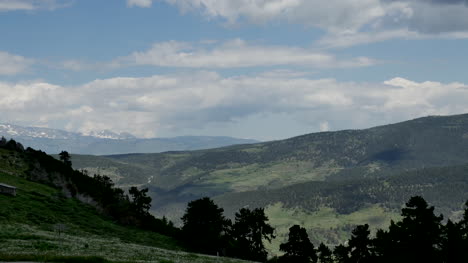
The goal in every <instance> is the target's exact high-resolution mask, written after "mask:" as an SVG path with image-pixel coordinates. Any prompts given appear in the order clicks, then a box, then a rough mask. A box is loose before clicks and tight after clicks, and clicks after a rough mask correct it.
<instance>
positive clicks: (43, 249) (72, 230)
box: [0, 149, 239, 262]
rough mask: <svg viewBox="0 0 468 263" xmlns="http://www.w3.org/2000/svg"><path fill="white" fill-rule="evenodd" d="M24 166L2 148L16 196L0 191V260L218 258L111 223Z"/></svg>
mask: <svg viewBox="0 0 468 263" xmlns="http://www.w3.org/2000/svg"><path fill="white" fill-rule="evenodd" d="M26 167H27V165H26V164H25V163H24V162H22V160H21V158H20V157H19V156H18V155H17V153H14V152H10V151H6V150H3V149H0V182H2V183H6V184H10V185H14V186H16V187H17V188H18V190H17V196H16V197H12V196H8V195H0V243H1V244H2V246H0V260H54V259H57V257H61V256H66V258H65V259H73V257H74V256H80V257H82V256H88V257H89V256H96V257H101V258H105V259H107V260H111V261H127V262H134V261H136V260H142V261H150V262H218V260H217V259H215V258H212V257H207V256H201V255H195V254H190V253H185V252H182V251H181V247H179V246H178V245H177V243H176V242H175V241H174V240H173V239H171V238H168V237H165V236H162V235H159V234H157V233H152V232H148V231H142V230H138V229H134V228H128V227H123V226H120V225H117V224H114V223H113V222H112V221H110V220H109V219H108V218H105V217H103V216H101V215H100V214H98V213H97V211H96V209H95V208H94V207H92V206H90V205H86V204H83V203H81V202H80V201H78V200H75V199H70V198H66V197H64V196H63V194H62V193H61V192H59V191H58V190H56V189H55V188H52V187H49V186H46V185H43V184H38V183H34V182H30V181H28V180H26V179H24V178H22V177H21V176H22V173H24V171H25V168H26ZM59 229H61V231H60V232H61V233H60V234H59V233H58V230H59ZM59 259H60V258H59ZM79 260H80V261H82V260H84V258H79ZM164 260H165V261H164ZM221 262H239V261H235V260H230V259H223V260H221Z"/></svg>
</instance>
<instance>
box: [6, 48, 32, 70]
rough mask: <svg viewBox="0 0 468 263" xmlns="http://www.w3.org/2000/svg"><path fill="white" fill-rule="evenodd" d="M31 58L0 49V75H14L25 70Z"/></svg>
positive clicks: (30, 63)
mask: <svg viewBox="0 0 468 263" xmlns="http://www.w3.org/2000/svg"><path fill="white" fill-rule="evenodd" d="M32 64H33V60H32V59H28V58H25V57H22V56H18V55H13V54H10V53H7V52H3V51H0V75H15V74H18V73H21V72H24V71H25V70H27V69H28V68H29V67H30V66H31V65H32Z"/></svg>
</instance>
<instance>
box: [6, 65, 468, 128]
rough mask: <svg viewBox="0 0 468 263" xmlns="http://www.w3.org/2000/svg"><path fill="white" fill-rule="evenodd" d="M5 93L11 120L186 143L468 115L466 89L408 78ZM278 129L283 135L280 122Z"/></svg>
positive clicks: (110, 85) (125, 82)
mask: <svg viewBox="0 0 468 263" xmlns="http://www.w3.org/2000/svg"><path fill="white" fill-rule="evenodd" d="M0 93H1V94H4V95H3V96H2V97H1V98H0V111H1V112H2V118H3V119H4V120H15V121H16V122H27V123H30V124H31V125H41V126H47V125H49V124H51V123H62V124H63V127H59V128H64V127H66V128H67V129H70V130H75V131H81V132H89V131H93V130H94V131H95V130H104V129H109V130H113V131H117V132H123V131H125V132H130V133H132V134H135V135H137V136H140V137H153V136H158V135H159V134H179V135H180V131H186V130H192V131H194V130H203V129H204V128H206V127H209V126H210V125H213V124H216V123H224V125H223V126H226V125H234V126H235V123H239V122H242V121H244V120H249V119H250V126H248V127H244V129H247V130H249V129H256V130H259V129H262V127H261V126H259V127H254V126H255V123H256V122H255V121H252V120H251V118H253V117H252V116H257V117H256V118H263V117H262V116H270V117H269V119H271V120H275V118H278V120H280V119H284V116H289V117H288V118H290V117H291V116H292V117H291V118H295V119H297V120H298V122H301V123H311V127H312V126H313V127H315V129H316V130H318V129H320V130H324V131H325V130H328V129H330V127H333V129H343V128H362V127H369V126H372V125H377V124H383V123H387V122H395V121H401V120H405V119H410V118H414V117H420V116H425V115H435V114H455V113H464V112H468V106H467V105H466V101H467V100H468V87H467V86H466V85H465V84H462V83H439V82H430V81H427V82H422V83H419V82H414V81H411V80H407V79H403V78H394V79H390V80H388V81H385V82H384V83H374V84H371V83H354V82H339V81H337V80H334V79H311V78H307V77H304V76H301V75H300V74H298V75H294V74H285V75H280V76H272V75H269V74H261V75H258V76H237V77H222V76H220V75H219V74H217V73H215V72H209V71H202V72H197V73H179V74H175V75H155V76H151V77H146V78H110V79H102V80H95V81H92V82H89V83H86V84H83V85H79V86H69V87H66V86H58V85H52V84H49V83H0ZM258 116H260V117H258ZM278 116H283V117H278ZM277 125H278V126H277V127H281V122H280V121H278V123H277ZM278 129H280V128H278ZM311 131H313V130H311ZM177 132H179V133H177ZM264 133H265V134H268V133H269V131H268V130H265V131H264ZM288 135H289V136H292V135H294V134H288Z"/></svg>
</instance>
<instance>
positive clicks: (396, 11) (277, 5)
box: [165, 0, 468, 46]
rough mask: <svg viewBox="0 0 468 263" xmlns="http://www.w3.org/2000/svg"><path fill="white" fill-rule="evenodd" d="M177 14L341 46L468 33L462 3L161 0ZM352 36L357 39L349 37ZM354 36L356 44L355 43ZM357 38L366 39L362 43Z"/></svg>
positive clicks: (463, 0)
mask: <svg viewBox="0 0 468 263" xmlns="http://www.w3.org/2000/svg"><path fill="white" fill-rule="evenodd" d="M165 1H166V2H167V3H170V4H172V5H175V6H177V7H179V8H180V9H181V10H182V11H183V12H189V11H191V12H200V13H201V14H203V15H204V16H207V17H209V18H221V19H224V20H226V21H227V22H229V23H238V22H251V23H266V22H269V21H278V20H280V21H286V22H291V23H298V24H302V25H306V26H309V27H314V28H319V29H322V30H323V31H324V32H325V33H326V39H325V40H323V41H322V43H331V42H332V41H331V40H332V39H337V41H340V42H343V41H344V40H354V41H348V42H347V44H346V45H343V44H340V45H333V46H349V45H352V44H361V43H369V42H375V41H384V40H387V39H391V38H414V36H415V35H417V36H418V37H439V36H440V35H443V36H444V37H450V36H452V33H457V35H458V36H460V35H464V33H466V32H468V5H467V1H466V0H445V1H444V0H329V1H320V0H239V1H230V0H216V1H213V0H196V1H192V0H165ZM356 34H358V36H354V35H356ZM357 38H359V41H358V39H357ZM363 38H366V40H365V41H364V39H363Z"/></svg>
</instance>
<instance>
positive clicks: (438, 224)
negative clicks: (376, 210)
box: [270, 196, 468, 263]
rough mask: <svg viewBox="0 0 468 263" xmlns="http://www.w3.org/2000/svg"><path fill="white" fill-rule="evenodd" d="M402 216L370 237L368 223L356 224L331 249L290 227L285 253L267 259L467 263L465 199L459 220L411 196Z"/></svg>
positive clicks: (467, 208)
mask: <svg viewBox="0 0 468 263" xmlns="http://www.w3.org/2000/svg"><path fill="white" fill-rule="evenodd" d="M401 216H402V219H401V220H400V221H398V222H394V221H392V222H391V224H390V227H389V228H388V230H382V229H381V230H378V231H377V233H376V235H375V237H371V232H370V230H369V225H367V224H365V225H359V226H356V228H354V230H353V231H352V235H351V238H350V239H349V240H348V241H347V242H345V244H342V245H338V246H336V247H335V248H334V249H333V250H331V249H330V248H328V247H327V246H326V245H324V244H323V243H322V244H320V245H319V247H318V248H317V249H315V248H314V246H313V244H312V243H311V242H310V241H309V239H308V237H307V232H306V231H305V229H304V228H301V227H300V226H298V225H295V226H293V227H291V228H290V229H289V231H290V232H289V239H288V241H287V242H286V243H283V244H281V246H280V250H281V251H283V252H285V254H284V255H283V256H281V257H279V258H273V259H271V260H270V262H285V263H286V262H287V263H309V262H313V263H391V262H399V263H410V262H411V263H414V262H425V263H460V262H468V251H467V249H468V202H466V205H465V212H464V215H463V218H462V219H461V220H460V221H458V222H453V221H451V220H448V221H447V223H445V224H443V223H442V221H443V216H442V215H439V216H437V215H435V214H434V207H433V206H429V205H428V204H427V202H426V201H425V200H424V199H423V198H422V197H420V196H414V197H411V198H410V200H409V201H408V202H407V203H406V207H405V208H403V209H402V210H401Z"/></svg>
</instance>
